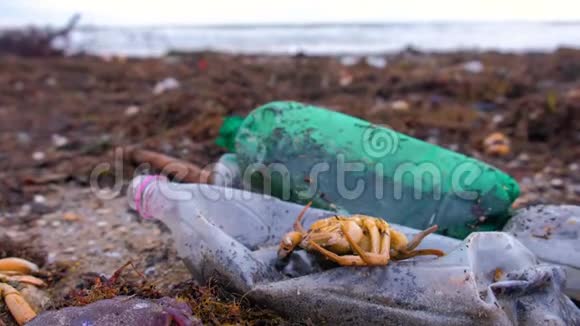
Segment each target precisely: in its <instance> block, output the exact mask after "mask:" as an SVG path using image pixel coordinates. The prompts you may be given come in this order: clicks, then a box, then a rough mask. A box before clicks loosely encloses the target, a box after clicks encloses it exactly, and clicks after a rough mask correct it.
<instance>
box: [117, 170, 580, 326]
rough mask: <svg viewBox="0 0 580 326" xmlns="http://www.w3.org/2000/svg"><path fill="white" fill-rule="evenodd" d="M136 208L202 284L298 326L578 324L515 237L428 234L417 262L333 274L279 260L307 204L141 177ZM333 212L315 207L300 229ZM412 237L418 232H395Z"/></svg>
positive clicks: (553, 270)
mask: <svg viewBox="0 0 580 326" xmlns="http://www.w3.org/2000/svg"><path fill="white" fill-rule="evenodd" d="M128 199H129V203H130V205H131V207H132V208H134V209H136V210H138V211H139V213H140V214H141V216H143V217H148V218H149V217H154V218H156V219H159V220H160V221H162V222H163V223H165V224H166V225H167V226H168V227H169V228H170V229H171V232H172V234H173V237H174V239H175V245H176V246H177V250H178V252H179V255H180V256H181V257H182V258H183V259H184V261H185V263H186V265H187V266H188V268H189V270H190V271H191V273H192V274H193V276H194V278H196V279H197V280H198V281H200V282H207V281H208V280H209V279H213V280H216V279H217V280H218V281H220V282H222V284H227V285H228V286H229V287H231V288H232V289H233V290H234V291H237V292H239V293H244V295H245V296H247V297H248V298H249V299H251V300H253V302H256V303H258V304H262V305H264V306H267V307H269V308H271V309H274V310H276V311H278V312H279V313H281V314H283V315H285V316H287V317H288V318H290V319H292V320H295V321H304V320H310V321H312V322H314V323H328V324H346V323H347V321H348V324H401V325H418V324H421V325H426V324H429V325H466V324H477V325H514V324H517V325H538V324H546V323H548V324H551V325H577V324H578V323H580V310H579V309H578V308H577V307H576V306H575V305H574V304H573V303H572V301H571V300H570V299H568V298H567V297H566V296H565V295H564V294H563V293H562V288H563V287H564V284H565V273H564V271H563V270H562V269H561V268H560V267H557V266H553V265H548V264H538V262H537V259H536V258H535V256H534V255H533V254H532V253H531V252H530V251H529V250H528V249H526V248H525V247H524V246H523V245H522V244H521V243H520V242H519V241H518V240H517V239H516V238H514V237H512V236H510V235H508V234H506V233H503V232H485V233H479V232H477V233H474V234H472V235H470V236H469V237H468V238H467V239H465V240H464V241H463V242H461V241H458V240H455V239H451V238H447V237H443V236H439V235H430V236H428V237H427V238H426V239H425V241H423V242H422V243H421V245H420V247H419V248H421V247H423V248H438V249H441V250H444V251H445V252H446V253H447V255H446V256H444V257H441V258H431V257H416V258H414V259H412V260H407V261H397V262H390V263H389V264H388V265H387V266H382V267H373V268H368V267H360V268H359V267H335V268H330V269H329V268H328V267H325V264H323V262H322V261H321V259H320V257H318V256H317V255H313V254H309V253H305V252H304V251H298V252H296V253H295V254H293V255H292V256H291V257H292V260H291V262H290V263H289V264H287V265H283V266H280V264H278V262H277V259H276V252H277V248H278V243H279V241H280V239H281V237H282V236H283V235H284V234H285V233H286V232H288V231H289V230H290V229H291V228H292V224H293V222H294V220H295V218H296V216H297V215H298V214H299V212H300V211H301V210H302V208H303V206H301V205H298V204H294V203H289V202H284V201H281V200H279V199H277V198H274V197H270V196H267V195H263V194H258V193H252V192H246V191H243V190H238V189H232V188H224V187H219V186H215V185H202V184H175V183H170V182H168V181H167V180H166V179H163V178H159V177H153V176H140V177H137V178H135V179H134V180H133V181H132V183H131V186H130V187H129V190H128ZM331 214H333V213H332V212H330V211H325V210H321V209H316V208H312V209H310V210H309V211H307V212H306V215H305V217H304V226H305V227H308V226H309V225H310V224H312V222H314V221H316V220H318V219H320V218H324V217H327V216H329V215H331ZM392 226H393V227H395V228H397V229H398V230H400V231H402V232H404V233H406V234H407V235H408V236H412V234H414V233H416V232H417V231H416V230H412V229H410V228H406V227H403V226H397V225H392Z"/></svg>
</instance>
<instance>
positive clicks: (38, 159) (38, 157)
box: [32, 152, 46, 161]
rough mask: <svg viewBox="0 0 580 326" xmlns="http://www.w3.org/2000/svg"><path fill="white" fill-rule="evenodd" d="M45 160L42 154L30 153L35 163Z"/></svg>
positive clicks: (44, 155)
mask: <svg viewBox="0 0 580 326" xmlns="http://www.w3.org/2000/svg"><path fill="white" fill-rule="evenodd" d="M45 158H46V154H44V152H34V153H32V159H33V160H35V161H43V160H44V159H45Z"/></svg>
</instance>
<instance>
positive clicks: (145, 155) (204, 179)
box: [125, 148, 212, 183]
mask: <svg viewBox="0 0 580 326" xmlns="http://www.w3.org/2000/svg"><path fill="white" fill-rule="evenodd" d="M125 153H127V155H128V156H129V157H130V158H131V160H132V161H133V162H134V163H135V164H137V165H139V164H143V163H148V164H150V165H151V167H153V168H154V169H155V170H158V171H161V173H162V174H164V175H171V176H173V177H174V179H175V180H179V181H181V182H188V183H200V182H201V183H211V182H212V181H211V180H212V177H211V172H210V171H207V170H204V169H201V168H200V167H198V166H196V165H193V164H192V163H189V162H186V161H183V160H180V159H176V158H173V157H170V156H167V155H164V154H161V153H156V152H152V151H148V150H143V149H131V148H126V149H125Z"/></svg>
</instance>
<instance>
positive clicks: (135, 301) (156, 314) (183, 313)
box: [26, 296, 202, 326]
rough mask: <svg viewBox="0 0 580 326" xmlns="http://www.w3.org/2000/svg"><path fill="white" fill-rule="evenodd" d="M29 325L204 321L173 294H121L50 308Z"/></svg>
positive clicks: (143, 325)
mask: <svg viewBox="0 0 580 326" xmlns="http://www.w3.org/2000/svg"><path fill="white" fill-rule="evenodd" d="M26 325H30V326H35V325H38V326H46V325H68V326H87V325H108V326H122V325H139V326H158V325H179V326H193V325H196V326H197V325H202V323H201V321H200V320H198V319H195V318H194V317H193V316H192V312H191V308H189V306H188V305H187V304H186V303H183V302H179V301H176V300H175V299H171V298H161V299H156V300H145V299H139V298H131V297H124V296H119V297H115V298H113V299H107V300H100V301H97V302H94V303H91V304H89V305H86V306H83V307H68V308H63V309H60V310H53V311H46V312H44V313H42V314H40V315H39V316H38V317H36V318H35V319H33V320H32V321H31V322H29V323H28V324H26Z"/></svg>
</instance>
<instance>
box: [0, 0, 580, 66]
mask: <svg viewBox="0 0 580 326" xmlns="http://www.w3.org/2000/svg"><path fill="white" fill-rule="evenodd" d="M578 6H579V5H578V3H577V2H575V1H571V0H556V1H545V0H541V1H534V2H533V3H529V1H523V0H512V1H495V0H493V1H483V0H473V1H460V0H441V1H437V2H432V1H419V0H413V1H379V0H364V1H357V2H352V1H338V2H337V1H326V0H323V1H316V2H314V3H313V2H312V1H306V0H298V1H277V2H271V1H262V0H248V1H243V2H234V1H223V0H222V1H212V2H198V1H192V2H184V1H179V0H170V1H161V0H154V1H147V2H143V1H132V0H129V1H112V0H106V1H100V2H98V3H91V2H83V3H78V2H77V1H68V0H50V1H42V2H38V1H32V0H17V1H11V2H4V3H2V4H0V12H1V13H2V14H1V15H2V19H1V21H0V26H3V27H9V26H12V27H14V26H22V25H30V24H35V25H54V26H58V25H60V24H63V22H65V21H67V19H69V17H71V16H72V15H73V14H75V13H80V14H81V15H82V17H83V18H82V21H81V22H80V25H79V27H78V28H77V29H75V30H74V32H73V33H72V35H71V43H70V44H67V46H68V47H67V50H68V51H70V52H78V51H86V52H90V53H98V54H127V55H140V56H145V55H159V54H163V53H165V52H166V51H167V50H170V49H171V50H176V49H179V50H196V51H199V50H216V51H228V52H236V53H240V52H243V53H297V52H304V53H307V54H337V53H351V54H352V53H359V54H360V53H363V54H368V53H384V52H387V51H397V50H401V49H404V48H406V47H413V48H417V49H420V50H436V51H445V50H447V51H448V50H458V49H484V50H514V51H526V50H542V51H547V50H554V49H555V48H557V47H558V46H564V45H567V46H574V45H578V42H580V41H579V39H580V38H579V37H578V35H580V27H579V26H580V25H579V24H578V14H577V12H578Z"/></svg>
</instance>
